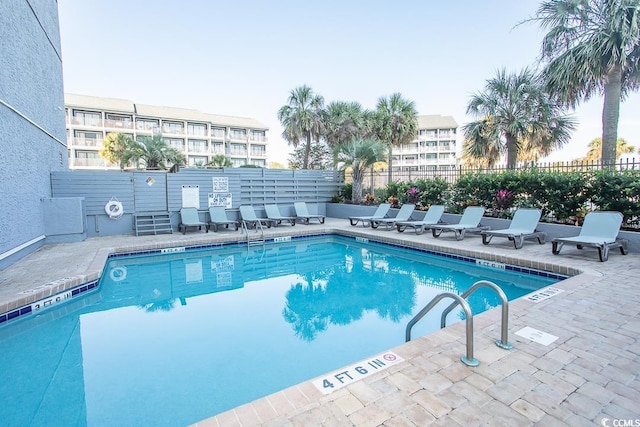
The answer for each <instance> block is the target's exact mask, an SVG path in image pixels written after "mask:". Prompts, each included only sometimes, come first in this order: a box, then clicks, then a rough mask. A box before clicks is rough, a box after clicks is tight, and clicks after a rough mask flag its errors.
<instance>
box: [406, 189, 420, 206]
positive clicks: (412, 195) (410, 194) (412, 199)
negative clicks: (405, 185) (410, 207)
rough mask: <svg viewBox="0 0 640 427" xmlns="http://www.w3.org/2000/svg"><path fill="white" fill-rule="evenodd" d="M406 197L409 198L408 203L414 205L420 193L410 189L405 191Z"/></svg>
mask: <svg viewBox="0 0 640 427" xmlns="http://www.w3.org/2000/svg"><path fill="white" fill-rule="evenodd" d="M406 195H407V197H408V198H409V201H410V202H411V203H413V204H415V203H416V202H417V201H418V196H419V195H420V191H419V190H418V188H417V187H411V188H410V189H408V190H407V192H406Z"/></svg>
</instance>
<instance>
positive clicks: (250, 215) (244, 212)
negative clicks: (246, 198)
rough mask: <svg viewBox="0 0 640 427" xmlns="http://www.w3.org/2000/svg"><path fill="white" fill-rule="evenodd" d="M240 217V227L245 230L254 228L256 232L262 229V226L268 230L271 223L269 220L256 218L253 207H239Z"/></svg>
mask: <svg viewBox="0 0 640 427" xmlns="http://www.w3.org/2000/svg"><path fill="white" fill-rule="evenodd" d="M240 217H241V218H242V220H241V221H242V227H243V229H245V230H248V229H250V228H255V229H256V232H257V231H258V228H262V226H263V225H266V226H267V228H270V227H271V224H272V223H273V221H272V220H270V219H269V218H258V217H257V216H256V211H255V210H254V209H253V206H248V205H244V206H240Z"/></svg>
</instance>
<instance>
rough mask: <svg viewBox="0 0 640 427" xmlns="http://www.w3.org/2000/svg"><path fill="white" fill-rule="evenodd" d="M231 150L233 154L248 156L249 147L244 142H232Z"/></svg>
mask: <svg viewBox="0 0 640 427" xmlns="http://www.w3.org/2000/svg"><path fill="white" fill-rule="evenodd" d="M229 152H230V154H231V155H232V156H246V155H247V147H246V146H245V145H243V144H231V145H230V146H229ZM243 164H244V163H243Z"/></svg>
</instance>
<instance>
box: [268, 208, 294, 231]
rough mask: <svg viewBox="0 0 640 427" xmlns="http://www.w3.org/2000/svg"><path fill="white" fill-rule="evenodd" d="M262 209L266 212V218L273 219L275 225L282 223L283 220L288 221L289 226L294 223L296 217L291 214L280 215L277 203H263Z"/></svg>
mask: <svg viewBox="0 0 640 427" xmlns="http://www.w3.org/2000/svg"><path fill="white" fill-rule="evenodd" d="M264 211H265V212H266V213H267V218H269V219H270V220H272V221H273V225H274V226H275V227H277V226H278V225H280V224H282V222H283V221H285V222H288V223H289V224H291V226H294V225H296V218H295V217H293V216H282V214H281V213H280V208H279V207H278V205H264Z"/></svg>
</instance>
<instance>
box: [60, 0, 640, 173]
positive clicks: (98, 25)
mask: <svg viewBox="0 0 640 427" xmlns="http://www.w3.org/2000/svg"><path fill="white" fill-rule="evenodd" d="M538 5H539V1H537V0H482V1H477V0H460V1H425V0H414V1H389V0H386V1H381V0H361V1H360V0H342V1H338V0H335V1H334V0H328V1H327V0H324V1H314V2H311V1H288V0H287V1H284V0H276V1H261V0H251V1H243V0H234V1H217V0H183V1H169V0H134V1H131V0H58V6H59V14H60V32H61V38H62V56H63V70H64V85H65V91H66V92H70V93H78V94H84V95H93V96H102V97H113V98H125V99H130V100H133V101H136V102H138V103H143V104H152V105H163V106H173V107H182V108H193V109H197V110H201V111H203V112H207V113H212V114H225V115H234V116H243V117H252V118H255V119H257V120H259V121H261V122H262V123H264V124H265V125H267V126H268V127H269V128H270V131H269V133H268V137H269V147H268V155H269V160H275V161H279V162H281V163H284V164H285V165H286V160H287V157H288V152H289V150H290V147H288V146H287V143H286V142H284V141H283V140H282V138H281V132H282V129H281V127H280V124H279V122H278V120H277V117H276V113H277V111H278V109H279V108H280V107H281V106H282V105H284V104H285V103H286V101H287V97H288V95H289V92H290V91H291V89H293V88H294V87H297V86H300V85H302V84H307V85H309V86H311V87H312V88H313V90H314V91H315V92H317V93H319V94H321V95H322V96H324V98H325V102H326V103H329V102H331V101H338V100H340V101H357V102H359V103H361V104H362V105H363V107H365V108H370V109H373V108H375V104H376V101H377V99H378V98H379V97H381V96H387V95H390V94H392V93H394V92H400V93H401V94H402V95H403V96H404V97H405V98H407V99H410V100H413V101H414V102H415V104H416V107H417V110H418V113H419V114H442V115H450V116H453V117H454V118H455V119H456V121H457V122H458V124H459V125H463V124H464V123H466V122H468V121H470V120H471V118H470V117H467V116H466V115H465V111H466V105H467V103H468V101H469V97H470V95H471V94H472V93H473V92H476V91H480V90H482V88H483V87H484V84H485V81H486V80H487V79H489V78H492V77H494V76H495V74H496V70H498V69H500V68H506V69H507V70H508V71H513V72H517V71H520V70H521V69H522V68H523V67H525V66H534V65H535V64H536V62H537V57H538V55H539V51H540V40H541V38H542V33H541V32H540V31H539V30H538V27H537V26H536V25H535V24H531V23H530V24H523V25H520V26H517V27H516V25H517V24H518V23H519V22H521V21H523V20H524V19H526V18H528V17H530V16H532V15H533V14H534V13H535V10H536V9H537V7H538ZM601 108H602V99H601V98H599V97H598V98H594V99H593V100H591V101H590V102H589V103H586V104H583V105H582V106H580V107H579V108H578V109H577V110H576V111H575V112H574V114H575V116H576V118H577V119H578V120H579V127H578V130H577V131H576V132H575V133H574V134H573V139H572V141H571V143H570V144H568V145H567V146H565V148H564V149H563V150H562V151H561V152H558V153H554V154H553V155H552V156H551V157H550V160H570V159H573V158H576V157H581V156H583V155H584V154H586V151H587V144H588V142H589V141H591V140H592V139H593V138H595V137H598V136H600V135H601V118H600V117H601ZM639 115H640V94H638V93H634V94H631V96H630V97H629V99H628V100H627V101H626V102H625V103H623V104H622V107H621V114H620V126H619V132H618V134H619V136H620V137H623V138H625V139H626V140H627V142H628V143H630V144H632V145H635V146H636V148H640V116H639ZM459 139H460V138H459ZM459 145H461V144H459Z"/></svg>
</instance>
